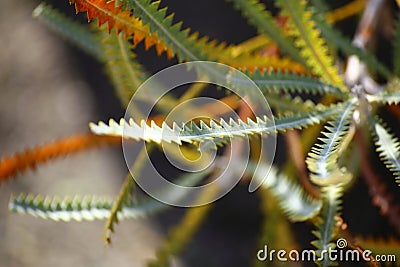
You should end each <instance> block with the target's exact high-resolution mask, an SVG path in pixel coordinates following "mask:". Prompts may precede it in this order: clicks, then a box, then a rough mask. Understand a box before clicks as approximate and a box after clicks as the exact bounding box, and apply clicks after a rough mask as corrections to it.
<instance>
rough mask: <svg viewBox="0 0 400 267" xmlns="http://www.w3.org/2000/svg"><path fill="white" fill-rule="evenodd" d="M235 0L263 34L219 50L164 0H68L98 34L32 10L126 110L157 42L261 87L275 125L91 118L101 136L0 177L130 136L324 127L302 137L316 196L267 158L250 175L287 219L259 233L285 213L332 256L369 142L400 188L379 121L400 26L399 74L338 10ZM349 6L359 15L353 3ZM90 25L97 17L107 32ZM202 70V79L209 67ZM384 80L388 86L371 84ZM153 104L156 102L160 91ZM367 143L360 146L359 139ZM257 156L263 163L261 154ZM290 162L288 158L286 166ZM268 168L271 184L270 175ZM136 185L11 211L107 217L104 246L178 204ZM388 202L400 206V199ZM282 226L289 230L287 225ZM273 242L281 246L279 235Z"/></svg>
mask: <svg viewBox="0 0 400 267" xmlns="http://www.w3.org/2000/svg"><path fill="white" fill-rule="evenodd" d="M228 2H231V3H232V5H233V7H234V8H235V9H237V10H239V11H240V12H241V14H242V15H243V17H244V18H246V19H247V20H248V22H249V24H251V25H252V26H254V27H255V28H256V29H257V31H258V33H259V34H260V35H259V36H256V37H254V38H252V39H250V40H248V41H246V42H244V43H242V44H238V45H236V44H226V43H224V42H222V43H221V42H218V41H216V40H211V38H209V37H207V36H202V37H200V34H199V33H197V32H192V31H191V30H190V29H188V28H182V22H176V21H175V18H174V14H171V13H170V12H169V10H168V9H167V8H166V7H161V2H160V1H151V0H119V1H115V0H111V1H107V0H70V4H71V5H74V6H75V9H76V12H77V13H79V12H85V13H86V14H87V18H88V20H89V22H90V25H89V27H87V26H84V25H82V24H80V23H78V22H76V21H74V20H72V19H70V18H67V17H66V16H65V15H63V14H61V13H60V12H59V11H57V10H54V9H53V8H51V7H50V6H48V5H47V4H44V3H42V4H40V5H39V6H38V7H37V8H36V9H35V11H34V12H33V14H34V16H35V17H36V18H38V19H39V20H41V21H42V22H44V23H45V24H46V25H48V26H49V27H50V28H52V29H53V30H54V31H56V32H58V33H60V34H61V35H62V36H64V37H66V38H67V40H69V41H70V42H72V43H73V44H75V45H77V46H78V47H80V48H81V49H83V50H84V51H86V52H87V53H88V54H90V55H91V56H93V57H94V58H96V59H97V60H99V61H100V62H101V63H103V64H104V65H105V70H106V73H107V75H108V76H109V78H110V80H111V82H112V83H113V85H114V87H115V90H116V95H117V96H118V98H119V99H120V101H121V103H122V105H123V106H124V107H126V106H127V105H128V103H129V100H130V98H131V96H132V95H133V94H134V93H135V91H136V89H137V88H138V87H139V86H140V85H141V84H142V83H143V82H144V81H145V80H146V79H147V78H148V77H149V74H148V73H147V72H146V70H145V67H144V66H142V65H141V64H140V63H139V61H138V60H137V58H136V55H135V54H134V52H133V51H134V50H135V48H136V47H137V46H138V45H141V43H143V44H144V47H145V48H146V50H148V49H151V48H152V47H154V48H155V49H156V51H157V54H158V55H162V54H164V53H166V55H167V57H168V58H169V59H173V58H174V59H176V60H177V62H187V61H198V60H202V61H205V60H209V61H216V62H220V63H224V64H228V65H231V66H233V67H235V68H238V69H241V70H242V71H243V72H244V73H246V74H247V75H248V76H249V77H250V78H251V79H252V80H253V81H254V83H255V84H256V85H257V86H258V87H259V88H260V90H261V92H262V93H263V95H264V96H265V98H266V99H267V100H268V102H269V103H270V105H271V108H272V109H273V112H274V113H276V114H277V115H276V116H275V118H274V121H272V120H271V118H269V117H268V116H267V115H268V114H265V116H264V117H252V116H251V115H246V116H245V117H243V118H240V119H237V118H228V119H226V118H223V117H222V115H223V114H218V113H217V114H215V115H216V117H217V118H218V119H210V120H193V121H190V122H188V123H184V124H179V123H175V122H173V123H167V122H166V121H163V118H164V115H165V114H163V113H162V114H161V115H159V116H158V117H154V118H151V120H149V121H146V120H142V121H134V120H133V119H131V120H129V121H125V119H121V120H120V121H119V122H116V121H114V120H113V119H110V120H109V122H108V124H106V123H103V122H99V123H90V130H91V132H92V133H91V134H85V135H82V136H76V137H71V138H69V139H66V140H60V141H58V142H55V143H51V144H46V145H44V146H42V147H38V148H36V149H33V150H27V151H26V152H24V153H17V154H16V155H15V156H13V157H4V158H3V160H2V161H0V179H1V180H7V179H8V178H11V177H13V176H15V174H16V173H17V172H21V171H25V170H26V169H29V168H30V169H32V168H34V167H36V165H38V164H41V163H44V162H45V161H48V160H49V159H51V158H54V157H57V156H62V155H66V154H68V153H72V152H77V151H80V150H82V149H86V148H88V147H95V146H99V145H101V144H119V143H120V141H121V137H124V138H126V139H132V140H131V141H133V142H135V141H145V142H148V143H152V144H153V145H152V147H151V148H150V150H151V149H153V148H154V147H156V146H159V145H162V144H165V143H174V144H177V145H179V146H181V147H182V149H186V151H187V153H189V154H190V153H192V154H193V153H196V149H197V148H200V146H202V145H203V144H206V143H207V142H208V141H213V142H215V143H216V144H217V145H219V146H224V145H226V144H227V142H229V141H230V140H231V139H230V138H232V137H235V138H234V140H236V139H239V140H240V139H242V138H244V137H250V139H249V140H250V142H251V144H252V145H255V146H257V140H258V139H257V138H254V136H257V135H259V136H261V137H265V136H269V135H274V134H276V133H282V134H284V133H285V132H287V131H293V130H303V129H305V128H310V127H311V126H313V127H315V125H322V124H325V125H326V126H325V130H323V131H321V134H320V135H321V137H320V138H319V141H316V142H314V141H315V140H314V139H315V137H316V136H313V135H315V134H312V132H306V130H307V129H306V130H305V131H304V132H305V134H304V135H303V138H302V139H301V140H300V141H301V142H302V143H303V144H308V143H310V142H314V145H313V146H312V148H311V150H310V151H306V152H308V157H307V158H306V160H305V162H303V163H302V164H304V165H306V166H307V171H308V173H306V175H307V177H308V179H309V180H310V181H311V182H312V184H313V187H314V188H315V191H316V192H317V193H316V195H317V197H315V194H314V195H313V194H311V193H310V192H309V191H308V189H306V187H305V185H304V184H302V183H301V182H299V180H297V179H296V177H290V175H287V174H286V173H285V172H284V171H280V170H279V171H278V169H280V167H278V165H277V164H276V165H274V166H273V167H272V169H271V170H269V169H268V168H267V167H266V166H264V165H263V164H266V163H267V162H262V163H260V166H259V168H257V169H252V168H249V169H248V170H247V175H249V176H252V175H254V177H255V178H256V179H258V180H259V181H263V182H262V183H261V187H262V194H263V198H262V199H263V201H264V202H265V201H268V199H274V201H275V202H276V203H277V205H278V206H279V207H280V211H279V212H277V211H276V208H274V207H271V206H270V205H267V204H266V203H263V207H264V210H265V211H264V212H266V213H268V212H271V214H272V215H271V216H272V218H273V220H274V221H276V222H277V223H276V225H275V226H274V225H273V224H272V223H268V222H266V223H265V227H264V228H263V234H262V235H261V236H262V237H261V238H265V237H268V236H274V235H273V233H274V227H276V229H281V228H279V227H278V226H277V224H278V223H279V221H281V222H283V220H285V218H284V217H283V216H282V215H284V216H286V218H288V219H289V220H290V221H310V222H312V223H314V225H315V228H316V229H315V230H314V231H313V233H314V235H315V238H316V239H315V240H314V241H312V242H311V244H312V245H313V246H315V248H316V249H317V254H318V255H319V256H321V255H322V251H324V250H327V249H329V248H331V249H334V248H335V246H336V244H335V240H337V239H338V238H339V237H341V234H342V233H341V229H340V224H339V223H338V222H339V221H340V220H342V219H341V215H340V211H341V206H342V197H343V194H346V192H347V190H349V189H350V188H351V186H352V185H353V184H354V182H355V181H356V179H357V178H358V177H359V176H358V175H357V173H355V172H354V173H353V170H354V169H355V168H354V166H351V167H352V168H350V167H349V164H348V162H349V161H351V155H352V153H357V150H355V149H354V147H355V146H356V145H359V144H360V143H361V144H362V146H365V145H366V144H367V143H368V142H366V140H374V143H375V145H376V151H377V152H378V154H379V156H380V158H381V159H382V161H383V162H384V164H385V165H386V166H387V168H388V170H390V171H391V172H393V176H394V177H395V180H396V181H397V182H398V183H399V184H400V159H399V157H400V144H399V141H398V139H397V138H396V137H394V135H393V134H391V133H390V130H388V128H387V127H386V126H385V124H384V123H383V122H382V121H383V119H382V118H380V117H379V116H380V114H382V112H379V111H381V110H382V109H384V108H386V107H387V106H388V105H392V107H393V106H394V105H398V104H399V102H400V95H399V86H398V85H399V82H398V77H397V76H398V75H399V69H400V55H399V49H397V48H398V47H400V23H399V22H398V23H397V26H396V28H397V30H396V33H395V34H396V36H395V37H393V38H392V41H393V47H394V48H395V50H394V53H393V55H394V59H393V62H392V63H393V69H394V70H393V71H391V69H390V68H389V67H388V66H386V65H385V63H382V62H380V61H379V60H378V56H376V55H374V54H373V53H372V52H371V51H368V50H367V48H368V46H367V43H368V42H370V41H371V40H370V39H368V38H372V37H365V36H364V35H362V33H363V30H362V29H361V30H358V31H357V32H356V37H355V38H354V40H359V39H360V38H361V39H362V38H364V39H363V42H361V44H360V42H358V43H357V42H351V41H350V39H348V38H347V37H345V35H344V34H343V33H342V32H341V31H340V30H339V29H337V28H335V27H334V25H332V24H329V22H332V21H333V20H334V19H335V18H337V17H338V16H339V15H338V14H339V13H340V12H338V11H337V10H334V11H333V12H330V11H329V8H330V7H329V5H328V4H325V3H323V2H322V1H311V3H308V2H307V1H305V0H299V1H289V0H277V1H274V4H275V8H276V9H277V12H275V11H272V10H271V11H270V10H269V7H267V5H265V4H264V3H261V2H259V1H258V0H228ZM361 2H363V1H355V2H354V3H352V2H351V3H350V4H349V6H357V7H361V6H363V5H362V3H361ZM339 10H345V11H346V13H345V14H349V15H354V13H352V12H350V11H349V10H351V9H349V7H343V9H339ZM359 10H362V9H361V8H360V9H359ZM378 15H379V14H378ZM339 17H340V16H339ZM327 18H329V19H328V22H327ZM91 21H97V26H96V25H95V23H92V22H91ZM399 21H400V20H399ZM360 25H361V26H363V27H366V26H365V25H362V24H360ZM361 26H360V27H361ZM367 26H368V25H367ZM369 26H371V25H369ZM371 27H372V28H373V26H371ZM371 31H373V29H372V30H371ZM357 38H359V39H357ZM274 46H275V47H277V49H276V50H275V52H273V53H270V54H268V53H267V54H266V53H263V51H265V50H268V49H269V48H271V47H274ZM348 57H356V59H358V61H357V62H360V64H359V65H352V64H353V63H352V62H354V61H350V60H349V61H347V66H346V64H345V62H346V59H347V58H348ZM350 71H351V72H355V73H356V77H358V79H356V80H351V81H352V82H349V80H347V79H346V75H347V74H348V73H349V72H350ZM197 74H198V75H204V73H202V72H201V71H198V73H197ZM382 80H383V81H384V82H383V84H382V85H378V84H377V83H376V82H372V83H366V82H365V81H380V82H382ZM353 81H355V82H353ZM228 82H229V83H230V85H231V86H232V87H234V88H237V89H238V90H241V91H242V92H246V84H245V82H244V81H242V80H239V79H237V80H235V78H233V79H230V80H229V79H228ZM371 84H372V85H371ZM371 86H372V89H371ZM149 90H158V89H157V88H151V89H149ZM191 90H193V91H191ZM201 90H202V88H193V87H192V88H191V89H188V91H187V92H186V93H188V95H190V94H193V95H194V94H197V93H198V92H200V91H201ZM227 95H228V93H227ZM149 97H150V98H151V94H149ZM186 97H187V96H186ZM184 98H185V97H182V99H176V98H175V97H174V96H167V100H166V101H165V102H163V103H164V104H163V103H161V108H160V109H161V110H163V109H165V110H168V108H167V107H168V106H171V105H172V106H174V105H175V104H177V103H180V101H183V100H184ZM228 99H229V101H230V102H231V105H230V106H232V107H234V108H235V109H240V108H241V104H240V103H241V102H240V99H237V98H230V96H229V95H228V96H226V97H225V98H224V99H222V100H224V101H226V102H229V101H228ZM232 99H233V100H232ZM310 129H311V128H310ZM315 129H318V128H315ZM124 131H126V132H125V134H124ZM314 132H316V131H314ZM317 132H318V130H317ZM368 132H370V133H371V134H368ZM144 133H145V134H144ZM310 133H311V134H310ZM360 140H361V141H362V142H358V141H360ZM353 141H355V142H353ZM305 147H307V146H306V145H305ZM193 148H194V149H193ZM220 149H222V148H220ZM354 151H356V152H354ZM299 153H301V154H303V152H302V151H300V152H299ZM356 156H357V155H356ZM143 157H144V151H142V152H141V154H139V156H138V157H137V159H136V161H135V163H134V166H133V168H132V173H133V174H134V175H135V176H140V175H141V169H142V167H143V166H142V165H143ZM252 160H256V157H254V155H253V157H252ZM291 166H292V165H290V162H289V161H288V163H287V164H286V167H284V168H282V170H286V169H287V168H288V167H289V168H290V167H291ZM292 167H293V166H292ZM360 168H365V166H361V167H360ZM214 171H215V170H212V171H211V172H209V173H200V174H199V173H197V174H196V173H189V174H186V175H183V176H181V177H180V178H178V179H177V181H179V183H180V184H185V185H197V184H199V183H201V181H204V180H205V177H209V176H212V173H214ZM266 173H268V175H267V178H266V179H265V180H263V178H265V176H266ZM136 189H137V188H136V185H135V182H134V180H133V179H132V175H131V174H130V173H129V174H128V175H127V178H126V180H125V183H124V185H123V186H122V187H121V191H120V194H119V196H118V197H116V198H115V199H114V200H112V199H109V198H103V197H98V196H95V197H90V198H89V197H79V196H77V197H74V198H72V199H70V198H58V197H54V198H49V197H46V198H43V197H41V196H37V197H34V196H33V195H24V194H21V195H19V196H17V197H16V196H12V197H11V200H10V210H12V211H15V212H18V213H27V214H30V215H33V216H36V217H41V218H49V219H52V220H57V221H58V220H63V221H69V220H78V221H81V220H94V219H107V222H106V226H105V232H104V238H105V240H106V242H111V233H112V232H114V230H115V223H118V222H119V220H120V219H129V218H137V217H139V216H146V215H150V214H153V213H155V212H158V211H161V210H164V209H166V208H168V206H167V205H163V204H160V203H158V202H157V201H156V200H153V199H151V198H149V197H146V196H143V195H141V194H140V192H138V190H136ZM165 193H166V194H170V195H171V194H172V195H174V194H175V195H174V197H175V198H180V197H183V196H180V195H179V194H178V193H176V192H165ZM203 193H204V195H202V196H200V197H203V198H204V197H209V195H213V194H214V193H215V192H207V191H205V192H203ZM383 197H384V196H383ZM390 203H391V205H396V204H394V203H393V201H391V202H390ZM398 210H400V209H397V213H396V214H394V212H391V216H392V217H393V216H395V217H396V216H397V218H399V217H400V214H398ZM207 211H208V208H206V207H201V208H194V209H190V210H188V212H187V215H186V216H185V217H184V219H183V221H182V222H181V223H180V224H179V227H177V228H175V229H174V231H173V232H172V233H171V236H170V239H169V240H168V241H167V243H166V244H165V246H164V247H163V248H162V249H161V250H160V251H159V253H158V257H157V261H156V262H152V263H150V266H168V265H169V262H170V258H171V256H172V255H177V254H178V253H179V252H180V251H181V250H183V248H184V247H185V246H186V244H187V243H188V242H189V241H190V237H192V236H193V234H194V233H195V231H196V230H197V228H198V227H199V226H200V224H201V222H202V221H203V220H204V219H205V218H206V215H207ZM280 212H281V213H280ZM267 216H268V214H267ZM282 225H286V224H284V223H283V224H282ZM284 229H286V230H285V231H289V230H288V227H287V226H285V228H284ZM350 230H351V229H350ZM280 231H282V230H280ZM288 234H290V233H288ZM272 239H273V240H275V241H276V242H277V243H276V244H278V242H279V240H278V239H279V238H276V237H274V238H272ZM264 241H265V240H264ZM261 243H263V242H262V241H261ZM264 243H265V242H264ZM374 244H375V243H374ZM271 245H273V244H271ZM376 246H378V244H377V243H376ZM382 246H383V245H382ZM378 247H379V246H378ZM325 256H326V255H325ZM316 263H317V264H318V265H319V266H332V265H335V264H336V262H335V261H332V260H331V259H328V258H327V257H318V259H317V260H316Z"/></svg>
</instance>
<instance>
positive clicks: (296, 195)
mask: <svg viewBox="0 0 400 267" xmlns="http://www.w3.org/2000/svg"><path fill="white" fill-rule="evenodd" d="M253 175H254V178H253V179H257V180H259V181H260V182H261V181H262V184H261V186H262V187H263V188H265V189H268V190H269V192H271V194H272V195H273V196H274V197H275V198H276V199H277V201H278V203H279V206H280V208H281V209H282V211H283V212H284V213H285V214H286V215H287V216H288V218H289V219H290V220H291V221H293V222H297V221H305V220H308V219H311V218H313V217H314V216H315V215H317V214H318V212H319V211H320V209H321V205H322V203H321V201H319V200H316V199H313V198H312V197H310V196H309V195H308V194H307V193H306V192H305V191H304V190H303V189H302V188H301V187H300V186H299V185H298V184H296V183H295V182H294V181H292V180H290V179H289V178H288V177H286V176H285V175H284V174H283V173H278V170H277V169H276V168H275V167H274V166H272V167H271V169H269V166H266V165H263V164H261V163H260V164H258V166H257V169H256V171H255V172H254V173H253Z"/></svg>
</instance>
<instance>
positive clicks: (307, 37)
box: [276, 0, 344, 91]
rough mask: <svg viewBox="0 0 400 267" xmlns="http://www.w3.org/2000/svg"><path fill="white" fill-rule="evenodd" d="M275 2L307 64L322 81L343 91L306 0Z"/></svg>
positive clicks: (341, 82)
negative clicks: (286, 19)
mask: <svg viewBox="0 0 400 267" xmlns="http://www.w3.org/2000/svg"><path fill="white" fill-rule="evenodd" d="M276 4H277V6H278V7H280V8H281V15H282V16H284V17H287V18H289V19H288V22H287V26H288V28H289V33H290V35H291V36H293V37H294V38H295V46H297V47H298V48H299V49H300V50H301V52H300V54H301V56H302V57H303V58H304V59H305V61H306V63H307V66H309V67H310V68H311V70H312V71H313V73H314V74H315V75H318V76H320V77H321V78H322V80H323V81H324V82H327V83H330V84H334V85H336V86H338V87H339V88H341V89H342V90H343V91H344V83H343V79H342V77H341V76H340V75H339V72H338V68H337V67H336V66H334V60H333V58H332V57H331V55H329V53H328V47H327V46H326V44H325V41H324V40H323V39H322V38H321V37H320V32H319V30H318V29H317V28H316V23H315V22H314V21H313V20H312V18H311V15H312V14H311V12H310V11H309V10H307V5H306V1H305V0H299V1H291V0H277V1H276Z"/></svg>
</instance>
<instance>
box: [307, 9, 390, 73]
mask: <svg viewBox="0 0 400 267" xmlns="http://www.w3.org/2000/svg"><path fill="white" fill-rule="evenodd" d="M312 18H313V19H314V21H315V22H316V23H317V26H318V28H319V29H320V30H321V36H322V37H324V38H325V39H326V40H327V41H329V42H330V44H333V45H335V46H336V47H337V48H339V49H340V51H342V52H343V53H344V54H345V55H346V56H351V55H356V56H357V57H358V58H359V59H360V60H361V61H363V62H364V63H365V64H366V65H367V66H368V68H369V69H370V70H372V71H374V70H376V71H378V72H379V73H380V74H381V75H383V76H384V77H385V78H387V79H388V78H390V77H392V76H393V74H392V72H391V71H390V70H389V69H388V68H387V67H386V66H385V65H384V64H382V63H381V62H380V61H379V60H378V59H377V58H376V57H375V55H374V54H372V53H368V52H366V51H364V50H362V49H360V48H359V47H356V46H354V45H353V44H352V42H351V40H350V39H349V38H347V37H346V36H344V35H343V34H342V33H341V32H340V31H338V30H337V29H335V28H334V27H333V26H332V25H330V24H329V23H328V22H326V19H325V17H324V16H323V15H322V14H321V13H316V12H315V11H314V10H312Z"/></svg>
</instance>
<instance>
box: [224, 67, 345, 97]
mask: <svg viewBox="0 0 400 267" xmlns="http://www.w3.org/2000/svg"><path fill="white" fill-rule="evenodd" d="M246 75H247V76H249V78H250V79H252V80H253V82H254V83H255V84H256V85H257V86H258V87H259V88H260V90H261V91H262V92H263V93H264V94H265V95H268V93H269V92H288V93H307V94H311V95H316V94H319V95H325V94H332V95H334V96H336V97H339V98H345V97H346V94H344V93H343V92H342V91H341V90H340V89H339V87H337V86H335V85H332V84H329V83H325V82H322V81H321V80H320V79H317V78H314V77H311V76H307V75H300V74H296V73H291V72H288V71H281V70H272V69H269V70H263V71H261V70H260V71H256V72H254V73H246ZM228 82H229V83H230V84H232V85H233V86H237V87H239V86H245V84H244V83H245V82H246V81H244V80H238V79H235V78H234V77H232V79H228Z"/></svg>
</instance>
